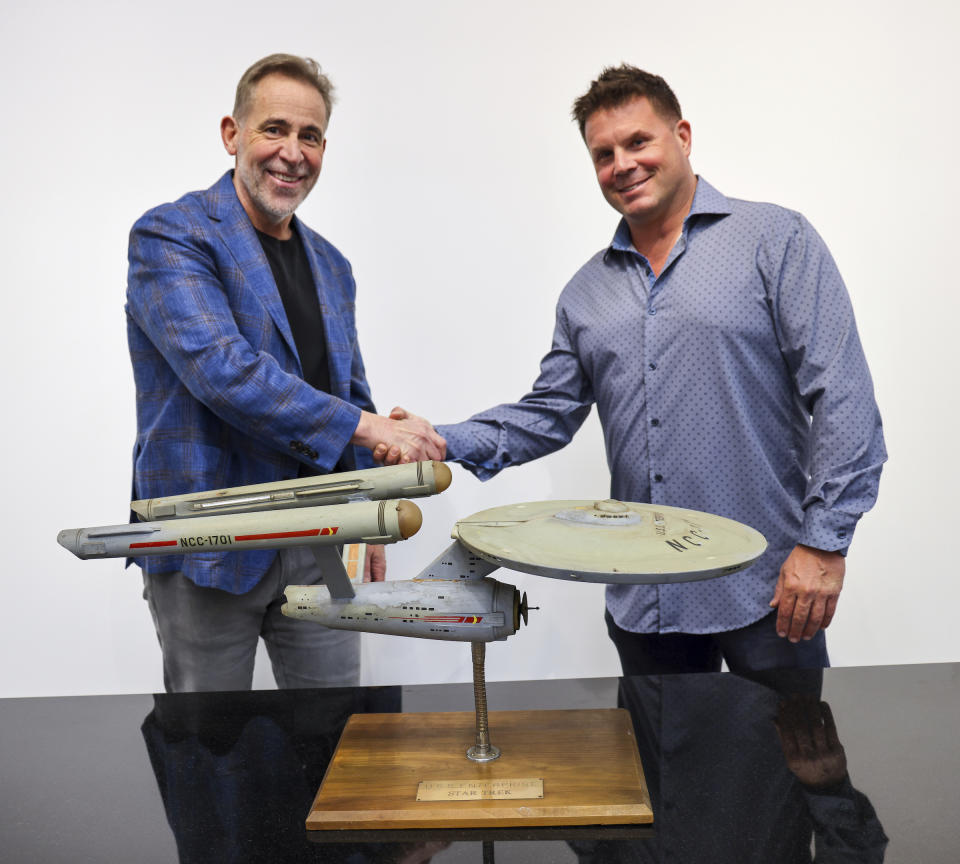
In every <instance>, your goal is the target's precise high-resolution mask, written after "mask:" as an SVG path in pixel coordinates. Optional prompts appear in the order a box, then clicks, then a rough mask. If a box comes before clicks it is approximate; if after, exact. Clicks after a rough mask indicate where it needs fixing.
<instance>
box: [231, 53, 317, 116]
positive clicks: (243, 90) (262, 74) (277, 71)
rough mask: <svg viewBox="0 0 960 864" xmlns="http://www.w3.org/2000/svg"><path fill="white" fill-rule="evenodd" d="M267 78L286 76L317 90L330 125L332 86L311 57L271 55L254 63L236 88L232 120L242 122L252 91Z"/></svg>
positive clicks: (248, 108) (250, 100)
mask: <svg viewBox="0 0 960 864" xmlns="http://www.w3.org/2000/svg"><path fill="white" fill-rule="evenodd" d="M267 75H286V76H287V78H293V79H294V80H296V81H303V82H304V83H306V84H310V85H311V86H312V87H316V88H317V92H318V93H319V94H320V96H321V97H322V98H323V106H324V108H326V109H327V122H328V123H329V122H330V111H331V110H332V109H333V98H334V97H333V84H332V82H331V81H330V79H329V78H327V76H326V75H324V74H323V72H322V71H321V70H320V64H319V63H317V61H316V60H314V59H313V58H312V57H297V56H296V55H295V54H271V55H270V56H269V57H264V58H263V59H262V60H258V61H257V62H256V63H254V64H253V65H252V66H251V67H250V68H249V69H247V71H246V72H244V73H243V75H242V76H241V78H240V81H239V83H238V84H237V95H236V98H235V99H234V100H233V118H234V119H235V120H237V121H240V120H242V119H243V117H244V116H245V115H246V113H247V111H249V110H250V103H251V102H252V101H253V91H254V88H255V87H256V86H257V83H258V82H259V81H261V80H262V79H264V78H266V77H267Z"/></svg>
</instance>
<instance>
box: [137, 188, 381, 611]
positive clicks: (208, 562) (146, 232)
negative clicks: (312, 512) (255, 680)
mask: <svg viewBox="0 0 960 864" xmlns="http://www.w3.org/2000/svg"><path fill="white" fill-rule="evenodd" d="M293 224H294V230H296V231H297V232H298V233H299V234H300V237H301V238H302V240H303V245H304V248H305V249H306V252H307V257H308V258H309V259H310V266H311V268H312V270H313V276H314V280H315V282H316V285H317V292H318V294H319V297H320V309H321V312H322V315H323V325H324V332H325V335H326V342H327V354H328V362H329V365H330V382H331V387H330V389H331V391H332V392H330V393H323V392H320V391H318V390H315V389H314V388H313V387H311V386H310V385H309V384H307V383H306V382H305V381H304V380H303V379H302V377H301V376H302V374H303V372H302V369H301V366H300V360H299V357H298V356H297V351H296V347H295V346H294V342H293V336H292V334H291V332H290V326H289V324H288V323H287V317H286V313H285V312H284V309H283V303H282V301H281V300H280V295H279V293H278V291H277V286H276V282H275V281H274V278H273V273H272V272H271V270H270V265H269V263H268V262H267V259H266V257H265V255H264V253H263V249H262V248H261V246H260V241H259V239H258V238H257V235H256V232H255V230H254V228H253V225H252V224H251V223H250V219H249V218H248V217H247V214H246V212H245V211H244V209H243V207H242V206H241V204H240V201H239V200H238V198H237V195H236V192H235V190H234V187H233V172H232V171H228V172H227V173H226V174H224V176H223V177H221V178H220V180H219V181H218V182H217V183H216V184H215V185H213V186H212V187H211V188H210V189H208V190H206V191H205V192H191V193H190V194H188V195H185V196H184V197H183V198H181V199H180V200H179V201H176V202H174V203H172V204H163V205H161V206H160V207H157V208H155V209H153V210H150V211H149V212H148V213H146V214H145V215H144V216H142V217H141V218H140V219H139V220H138V221H137V223H136V224H135V225H134V226H133V229H132V230H131V232H130V247H129V264H130V269H129V273H128V281H127V305H126V312H127V338H128V342H129V346H130V359H131V361H132V363H133V376H134V381H135V383H136V393H137V440H136V444H135V446H134V451H133V498H134V499H139V498H154V497H159V496H163V495H177V494H181V493H185V492H192V491H197V490H204V489H218V488H223V487H225V486H242V485H246V484H248V483H264V482H267V481H273V480H281V479H288V478H292V477H295V476H296V475H297V473H298V471H299V468H300V465H301V464H304V463H305V464H307V465H309V466H310V467H312V468H314V469H315V470H317V471H319V472H327V471H330V470H332V469H333V468H334V466H336V465H337V463H338V462H340V464H341V467H342V468H343V470H349V469H352V468H354V467H356V468H367V467H372V465H373V462H372V459H371V458H370V453H369V451H367V450H365V449H360V450H357V449H355V448H354V447H353V446H352V445H350V444H349V440H350V437H351V436H352V435H353V432H354V430H355V429H356V425H357V422H358V420H359V419H360V410H361V408H362V409H365V410H368V411H373V410H375V409H374V406H373V402H372V400H371V398H370V389H369V387H368V385H367V381H366V376H365V373H364V368H363V360H362V358H361V356H360V349H359V347H358V344H357V331H356V324H355V320H354V297H355V294H356V286H355V284H354V281H353V274H352V272H351V269H350V264H349V262H348V261H347V260H346V258H344V257H343V256H342V255H341V254H340V253H339V252H338V251H337V250H336V249H335V248H334V247H333V246H331V245H330V244H329V243H328V242H327V241H326V240H324V239H323V238H322V237H321V236H320V235H319V234H316V233H314V232H313V231H311V230H310V229H309V228H307V227H306V226H305V225H303V224H302V223H301V222H300V221H299V220H297V219H296V217H294V220H293ZM275 555H276V553H275V552H271V551H257V552H241V553H238V552H229V553H197V554H191V555H171V556H156V557H155V556H151V557H144V558H139V559H132V560H134V561H136V563H138V564H139V565H140V566H141V567H143V568H144V570H145V571H148V572H151V573H163V572H173V571H177V570H180V571H182V572H183V573H184V574H185V575H186V576H187V577H188V578H190V579H192V580H193V581H194V582H195V583H196V584H197V585H200V586H202V587H215V588H220V589H223V590H225V591H229V592H231V593H234V594H242V593H244V592H246V591H249V590H250V589H251V588H252V587H253V586H254V585H255V584H256V583H257V582H258V581H259V580H260V579H261V578H262V577H263V575H264V574H265V573H266V571H267V569H268V567H269V566H270V564H271V563H272V562H273V559H274V556H275ZM128 563H130V562H128Z"/></svg>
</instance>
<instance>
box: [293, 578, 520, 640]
mask: <svg viewBox="0 0 960 864" xmlns="http://www.w3.org/2000/svg"><path fill="white" fill-rule="evenodd" d="M354 590H355V592H356V596H354V597H352V598H350V599H340V600H337V599H333V598H331V597H330V592H329V591H328V590H327V588H326V587H325V586H323V585H288V586H287V587H286V589H285V591H284V594H285V596H286V598H287V602H286V603H284V604H283V606H282V607H281V611H282V612H283V614H284V615H286V616H288V617H290V618H299V619H302V620H305V621H316V622H317V623H319V624H323V625H325V626H327V627H332V628H334V629H336V630H361V631H363V632H365V633H387V634H390V635H392V636H418V637H420V638H422V639H443V640H446V641H451V642H493V641H496V640H499V639H506V638H507V637H508V636H512V635H513V634H514V633H516V632H517V629H518V628H519V626H520V620H521V617H522V616H525V614H526V598H525V597H521V596H520V592H519V591H518V590H517V589H516V588H514V587H513V586H512V585H506V584H504V583H502V582H497V581H496V579H490V578H482V579H474V580H470V581H463V582H452V581H447V580H435V581H434V580H429V581H428V580H420V579H411V580H406V581H402V582H368V583H365V584H363V585H357V586H355V588H354Z"/></svg>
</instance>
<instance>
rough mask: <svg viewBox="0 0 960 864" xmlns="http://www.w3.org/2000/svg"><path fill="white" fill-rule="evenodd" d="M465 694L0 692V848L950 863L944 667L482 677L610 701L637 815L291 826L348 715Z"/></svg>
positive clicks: (5, 852) (494, 701) (951, 765)
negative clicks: (642, 776)
mask: <svg viewBox="0 0 960 864" xmlns="http://www.w3.org/2000/svg"><path fill="white" fill-rule="evenodd" d="M472 699H473V693H472V687H471V686H470V685H463V684H457V685H436V686H412V687H385V688H357V689H351V690H302V691H283V692H281V691H259V692H255V693H226V694H225V693H213V694H187V695H181V696H169V695H159V696H89V697H65V698H40V699H5V700H0V784H2V785H0V788H2V802H3V806H2V810H0V860H2V861H11V862H14V861H15V862H60V861H63V862H88V861H89V862H93V861H97V862H99V861H103V862H120V861H123V862H127V861H131V862H137V864H149V862H176V861H182V862H232V861H237V862H243V861H270V862H286V861H304V862H306V861H328V862H348V864H363V862H403V864H423V862H427V861H434V862H437V864H445V862H487V861H496V862H500V864H504V862H552V864H554V862H555V864H562V862H584V864H587V862H591V864H594V862H596V864H607V862H611V864H616V862H667V861H676V862H698V864H699V862H723V864H725V862H730V864H733V862H736V864H743V862H758V864H761V862H762V864H770V862H794V861H796V862H801V861H819V862H833V861H837V862H839V861H843V862H853V861H870V862H873V861H890V862H911V864H927V862H930V864H936V862H944V864H956V862H958V861H960V814H958V809H960V807H958V805H960V793H958V790H957V783H958V778H960V734H958V729H960V664H938V665H914V666H896V667H865V668H845V669H830V670H826V671H825V672H824V673H823V674H822V678H821V675H820V673H814V674H797V673H792V674H787V673H770V674H767V675H764V676H762V677H761V678H759V679H757V680H747V679H745V678H741V677H738V676H734V675H730V674H728V673H724V674H717V675H685V676H679V675H678V676H652V677H647V678H631V679H585V680H558V681H540V682H505V683H489V684H488V701H489V704H490V707H491V709H492V710H510V709H533V708H537V709H559V708H593V707H611V706H614V705H617V704H618V703H619V704H620V705H622V706H624V707H626V708H627V709H628V710H629V711H630V712H631V715H632V717H633V721H634V729H635V732H636V735H637V743H638V747H639V749H640V754H641V760H642V762H643V766H644V770H645V773H646V777H647V781H648V784H649V787H650V793H651V797H652V799H653V807H654V815H655V818H654V823H653V825H652V826H636V827H609V828H604V827H582V828H539V829H505V828H504V829H497V830H493V831H487V830H483V829H471V830H461V831H437V832H429V831H391V832H369V831H368V832H365V833H349V834H345V833H342V832H329V831H322V832H316V831H313V832H307V831H306V830H305V828H304V819H305V817H306V814H307V811H308V809H309V807H310V803H311V801H312V799H313V796H314V794H315V792H316V790H317V787H318V786H319V783H320V780H321V779H322V776H323V772H324V769H325V767H326V765H327V762H328V760H329V759H330V757H331V755H332V753H333V749H334V747H335V746H336V742H337V740H338V738H339V734H340V731H341V729H342V727H343V724H344V723H345V722H346V719H347V717H348V716H349V715H350V714H352V713H354V712H369V711H377V712H383V711H387V712H392V711H451V710H471V709H472V704H473V703H472ZM493 734H494V742H495V729H494V730H493Z"/></svg>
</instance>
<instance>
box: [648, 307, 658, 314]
mask: <svg viewBox="0 0 960 864" xmlns="http://www.w3.org/2000/svg"><path fill="white" fill-rule="evenodd" d="M647 312H648V314H650V315H656V314H657V310H656V309H654V308H653V306H651V307H650V308H649V309H648V310H647Z"/></svg>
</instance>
